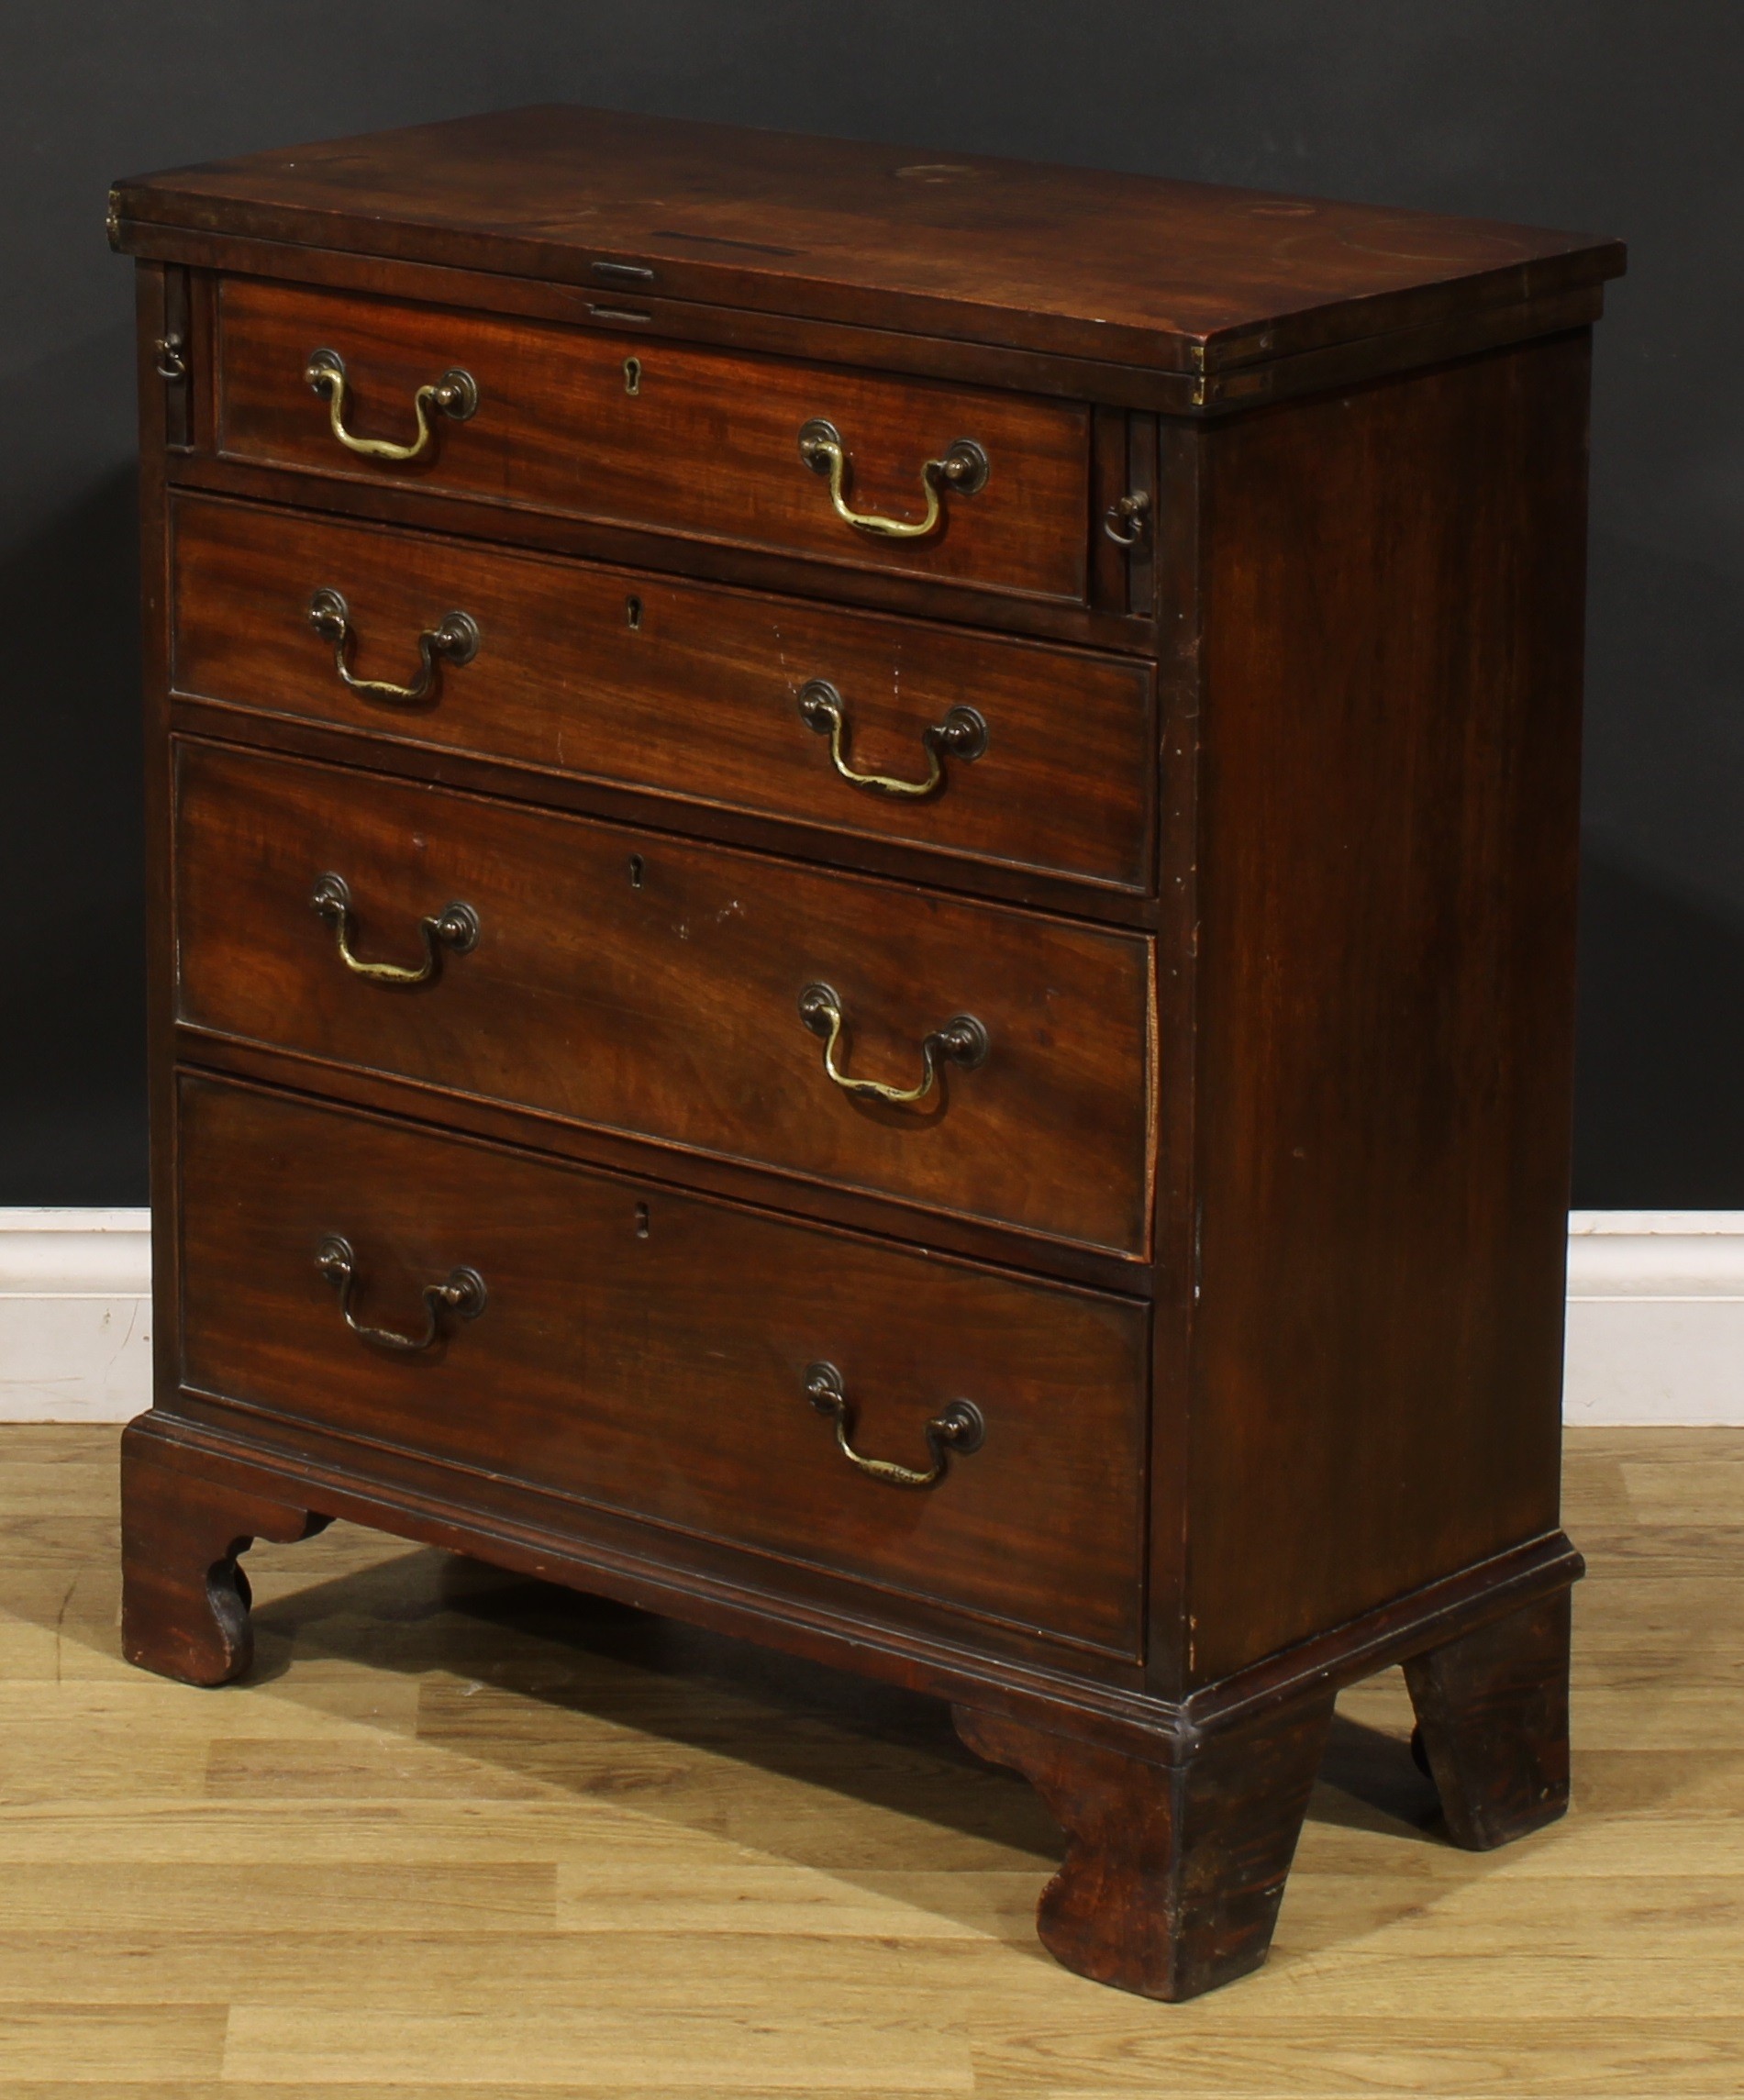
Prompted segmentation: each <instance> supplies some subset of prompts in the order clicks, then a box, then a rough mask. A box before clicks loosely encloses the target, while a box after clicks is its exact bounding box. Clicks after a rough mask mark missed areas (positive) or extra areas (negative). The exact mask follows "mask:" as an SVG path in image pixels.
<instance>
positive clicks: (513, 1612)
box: [0, 1427, 1744, 2100]
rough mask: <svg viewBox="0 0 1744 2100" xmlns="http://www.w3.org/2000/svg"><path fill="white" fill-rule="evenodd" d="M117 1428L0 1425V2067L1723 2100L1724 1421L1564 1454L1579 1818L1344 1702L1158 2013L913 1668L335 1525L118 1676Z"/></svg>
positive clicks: (1726, 2045) (1736, 1704)
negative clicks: (247, 1665) (1471, 1843)
mask: <svg viewBox="0 0 1744 2100" xmlns="http://www.w3.org/2000/svg"><path fill="white" fill-rule="evenodd" d="M115 1458H116V1453H115V1432H114V1431H113V1430H109V1429H106V1428H19V1427H8V1428H0V2100H72V2096H74V2095H77V2096H79V2100H92V2096H93V2095H94V2094H99V2093H101V2094H104V2095H105V2096H111V2095H112V2096H114V2100H294V2095H297V2094H321V2095H325V2096H327V2100H335V2096H337V2095H339V2094H361V2095H366V2096H367V2100H402V2096H403V2100H413V2096H415V2095H416V2096H430V2095H434V2096H436V2100H550V2095H551V2094H555V2093H559V2092H561V2093H563V2094H572V2095H578V2096H581V2100H683V2096H684V2095H687V2094H695V2095H697V2096H698V2100H792V2096H793V2095H794V2094H827V2095H828V2096H829V2100H891V2096H893V2095H899V2094H900V2095H909V2094H915V2095H927V2094H939V2095H944V2094H972V2095H977V2096H980V2100H1117V2096H1124V2095H1127V2094H1132V2095H1138V2094H1145V2095H1147V2096H1150V2095H1161V2094H1167V2095H1169V2096H1170V2100H1286V2096H1290V2095H1304V2096H1305V2095H1323V2096H1326V2100H1355V2096H1358V2095H1374V2094H1430V2095H1435V2096H1438V2100H1480V2096H1484V2100H1487V2096H1490V2095H1495V2096H1497V2100H1500V2096H1501V2095H1510V2096H1512V2095H1546V2096H1550V2095H1555V2096H1558V2100H1561V2096H1567V2100H1609V2096H1611V2095H1618V2096H1625V2095H1626V2096H1627V2100H1637V2096H1639V2095H1645V2094H1653V2095H1654V2096H1655V2100H1696V2096H1697V2095H1700V2096H1702V2100H1708V2096H1710V2095H1721V2094H1724V2095H1732V2096H1736V2095H1738V2094H1739V2093H1740V2092H1744V2071H1740V2065H1741V2064H1744V1988H1740V1985H1739V1981H1738V1980H1739V1977H1740V1975H1744V1814H1740V1811H1744V1432H1738V1431H1727V1430H1583V1431H1576V1432H1574V1433H1573V1434H1572V1436H1571V1438H1570V1439H1569V1464H1568V1510H1567V1522H1568V1525H1569V1528H1570V1530H1571V1532H1572V1535H1573V1536H1574V1538H1575V1539H1576V1542H1577V1543H1578V1544H1580V1545H1581V1546H1582V1547H1583V1550H1585V1551H1586V1553H1587V1555H1588V1558H1589V1561H1590V1562H1591V1566H1592V1576H1591V1579H1590V1580H1589V1581H1588V1582H1587V1583H1584V1584H1583V1586H1582V1587H1581V1589H1580V1590H1578V1591H1577V1592H1576V1636H1575V1638H1576V1648H1575V1670H1574V1713H1575V1790H1576V1806H1575V1809H1574V1811H1573V1813H1572V1815H1571V1817H1569V1819H1568V1821H1567V1822H1565V1823H1563V1824H1561V1825H1559V1826H1557V1827H1556V1828H1553V1829H1550V1830H1549V1831H1545V1832H1542V1833H1540V1834H1538V1836H1536V1837H1533V1838H1530V1839H1527V1840H1525V1841H1524V1842H1522V1843H1520V1844H1517V1845H1515V1846H1510V1847H1507V1848H1505V1850H1502V1851H1500V1852H1495V1853H1491V1854H1487V1855H1472V1854H1467V1853H1461V1852H1458V1851H1455V1850H1452V1849H1451V1848H1450V1846H1449V1845H1448V1844H1447V1843H1446V1842H1445V1840H1444V1839H1442V1837H1441V1835H1440V1831H1439V1822H1438V1819H1437V1816H1436V1811H1435V1806H1434V1800H1433V1795H1432V1793H1431V1791H1430V1789H1429V1788H1428V1786H1427V1783H1426V1782H1425V1781H1423V1780H1422V1779H1421V1778H1420V1777H1419V1775H1418V1774H1417V1772H1416V1769H1415V1767H1414V1766H1413V1765H1412V1763H1411V1761H1410V1759H1409V1756H1408V1755H1407V1753H1406V1750H1405V1739H1406V1738H1407V1736H1408V1734H1409V1730H1410V1708H1409V1702H1408V1700H1407V1699H1406V1697H1405V1689H1404V1684H1403V1682H1402V1680H1401V1679H1400V1677H1399V1675H1398V1673H1397V1672H1389V1673H1387V1674H1386V1675H1385V1676H1383V1677H1380V1678H1377V1679H1375V1680H1373V1681H1372V1683H1368V1684H1364V1685H1361V1686H1358V1687H1356V1688H1355V1689H1353V1690H1352V1691H1351V1692H1350V1693H1348V1694H1346V1695H1345V1697H1344V1698H1343V1700H1342V1701H1341V1702H1340V1706H1339V1718H1338V1721H1337V1723H1336V1724H1335V1728H1334V1734H1333V1739H1332V1742H1331V1746H1330V1749H1329V1750H1328V1753H1327V1762H1326V1765H1325V1767H1324V1770H1323V1772H1322V1776H1321V1783H1320V1784H1319V1786H1318V1787H1317V1788H1316V1794H1315V1798H1314V1802H1313V1805H1312V1806H1311V1808H1310V1811H1309V1817H1308V1823H1307V1827H1306V1828H1305V1832H1304V1835H1303V1840H1302V1846H1301V1850H1300V1851H1299V1853H1298V1855H1297V1860H1296V1866H1295V1870H1294V1874H1293V1876H1292V1878H1291V1882H1290V1887H1289V1892H1288V1894H1287V1895H1286V1897H1285V1901H1284V1906H1283V1916H1282V1918H1281V1920H1280V1924H1279V1928H1278V1936H1277V1940H1276V1944H1275V1946H1274V1949H1273V1953H1272V1961H1271V1963H1270V1964H1269V1966H1268V1967H1267V1968H1266V1969H1265V1970H1263V1971H1262V1972H1261V1973H1260V1974H1259V1975H1258V1976H1255V1977H1252V1978H1250V1979H1248V1980H1246V1981H1244V1982H1242V1983H1238V1984H1236V1985H1234V1986H1232V1987H1231V1988H1230V1989H1228V1990H1226V1991H1222V1992H1217V1993H1215V1994H1212V1995H1211V1996H1209V1997H1206V1998H1204V1999H1200V2000H1197V2001H1195V2002H1194V2003H1193V2004H1191V2005H1187V2006H1153V2005H1149V2004H1146V2003H1144V2002H1142V2001H1140V2000H1137V1999H1133V1998H1130V1997H1127V1996H1124V1995H1123V1994H1119V1993H1116V1992H1110V1991H1105V1990H1101V1989H1098V1988H1097V1987H1096V1986H1094V1985H1093V1984H1090V1983H1084V1982H1083V1981H1082V1980H1081V1979H1079V1978H1077V1977H1073V1976H1071V1975H1068V1974H1066V1973H1065V1972H1063V1971H1061V1969H1059V1968H1057V1967H1056V1966H1055V1965H1054V1964H1053V1963H1052V1962H1050V1961H1049V1960H1048V1958H1047V1957H1046V1956H1045V1955H1044V1954H1043V1953H1042V1952H1041V1950H1040V1949H1039V1947H1038V1945H1037V1944H1036V1941H1035V1939H1034V1935H1033V1929H1032V1917H1033V1908H1034V1902H1035V1897H1036V1894H1037V1893H1038V1891H1039V1887H1040V1884H1041V1883H1042V1881H1043V1880H1044V1879H1045V1877H1046V1875H1047V1874H1048V1873H1049V1872H1050V1871H1051V1868H1052V1866H1053V1864H1054V1863H1055V1862H1056V1861H1057V1860H1058V1858H1059V1852H1060V1839H1059V1836H1058V1833H1057V1832H1056V1831H1055V1830H1054V1828H1053V1827H1052V1825H1051V1824H1050V1821H1049V1819H1048V1817H1047V1816H1046V1814H1045V1813H1044V1812H1043V1811H1042V1809H1041V1808H1040V1806H1039V1804H1038V1803H1037V1801H1036V1800H1035V1797H1034V1796H1033V1794H1030V1792H1029V1791H1028V1789H1027V1788H1026V1787H1025V1786H1024V1785H1022V1783H1019V1782H1018V1781H1016V1779H1014V1778H1012V1777H1011V1776H1010V1775H1008V1774H1005V1773H1003V1772H994V1771H993V1770H991V1769H989V1768H987V1767H984V1766H982V1765H981V1764H979V1763H978V1762H976V1761H974V1760H973V1759H972V1758H971V1757H970V1756H969V1755H968V1754H967V1753H966V1752H965V1751H963V1750H961V1748H960V1747H959V1746H958V1745H957V1744H956V1742H955V1741H954V1739H953V1738H952V1737H951V1734H950V1728H949V1725H948V1721H947V1718H946V1716H945V1714H944V1711H943V1708H942V1707H941V1706H938V1705H936V1704H935V1703H933V1702H930V1701H928V1700H924V1699H918V1698H913V1697H910V1696H908V1695H907V1694H901V1693H898V1692H894V1691H891V1690H888V1689H884V1688H882V1687H878V1686H874V1685H867V1684H862V1683H857V1682H855V1681H853V1680H851V1679H849V1678H846V1677H842V1676H839V1675H836V1674H834V1673H832V1672H827V1671H823V1670H818V1669H815V1668H812V1667H810V1666H808V1665H804V1664H801V1663H797V1662H791V1661H785V1660H783V1659H782V1658H779V1657H772V1656H768V1655H764V1654H761V1653H760V1652H758V1651H756V1650H752V1649H750V1648H747V1647H744V1646H742V1645H740V1644H739V1643H735V1642H732V1641H728V1640H725V1639H716V1638H714V1637H710V1636H706V1635H703V1634H700V1633H696V1632H693V1631H690V1630H688V1629H686V1628H682V1627H678V1626H674V1625H672V1623H670V1622H667V1621H662V1620H659V1619H653V1618H649V1617H643V1616H642V1615H640V1614H638V1613H635V1612H631V1611H628V1610H624V1609H621V1608H619V1607H617V1606H611V1605H608V1604H605V1603H602V1602H599V1601H597V1600H590V1599H587V1598H583V1597H573V1596H571V1595H569V1594H566V1593H563V1592H561V1591H556V1590H552V1589H548V1588H544V1587H541V1586H540V1585H538V1584H535V1583H527V1582H523V1581H521V1580H519V1579H518V1578H515V1577H512V1576H508V1575H505V1574H500V1573H497V1572H494V1571H492V1570H489V1569H485V1568H481V1567H478V1566H476V1565H474V1564H472V1563H471V1562H466V1561H454V1560H451V1559H449V1558H448V1557H446V1556H444V1555H441V1554H439V1553H435V1552H430V1551H427V1550H422V1549H418V1548H415V1547H410V1546H407V1545H405V1543H403V1542H401V1541H398V1540H395V1539H385V1538H382V1537H379V1536H376V1535H373V1534H371V1533H368V1532H364V1531H359V1530H356V1529H354V1528H349V1527H345V1526H335V1527H334V1528H332V1529H331V1530H330V1531H328V1532H327V1533H326V1534H324V1535H323V1536H322V1537H321V1538H319V1539H313V1540H310V1541H308V1542H307V1543H305V1544H304V1545H301V1546H296V1547H283V1548H277V1547H271V1546H265V1547H260V1548H257V1549H256V1550H255V1551H254V1552H253V1553H252V1554H251V1555H250V1563H249V1564H250V1574H251V1577H252V1579H253V1583H254V1588H255V1594H256V1599H257V1607H258V1608H257V1614H256V1622H257V1627H258V1629H259V1659H258V1661H257V1665H256V1669H255V1672H254V1673H253V1675H252V1677H251V1678H250V1682H249V1683H246V1684H244V1685H240V1686H233V1687H230V1688H228V1689H226V1690H224V1691H222V1692H197V1691H193V1690H189V1689H186V1688H183V1687H182V1686H178V1685H172V1684H169V1683H163V1682H162V1681H161V1680H159V1679H155V1678H151V1677H149V1676H145V1675H142V1674H141V1673H140V1672H137V1671H133V1670H130V1669H128V1667H127V1666H126V1665H125V1664H124V1663H122V1661H120V1658H119V1654H118V1651H117V1628H116V1618H117V1602H118V1590H117V1580H116V1572H115V1571H116V1550H117V1532H116V1507H115Z"/></svg>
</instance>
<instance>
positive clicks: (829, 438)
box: [799, 416, 991, 539]
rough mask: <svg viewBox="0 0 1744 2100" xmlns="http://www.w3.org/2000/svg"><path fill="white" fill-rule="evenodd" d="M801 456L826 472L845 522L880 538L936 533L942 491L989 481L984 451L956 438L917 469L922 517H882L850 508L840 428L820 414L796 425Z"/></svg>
mask: <svg viewBox="0 0 1744 2100" xmlns="http://www.w3.org/2000/svg"><path fill="white" fill-rule="evenodd" d="M799 456H800V458H801V459H802V460H803V461H805V464H806V465H807V466H808V467H809V468H810V469H811V471H812V472H813V473H815V474H826V475H828V479H829V501H830V506H831V508H832V509H833V510H834V511H835V513H836V516H837V517H839V518H840V519H841V520H842V521H843V523H844V524H847V525H851V526H852V527H854V528H855V529H856V531H859V532H871V533H875V534H876V535H877V536H878V537H879V538H880V539H926V537H927V536H928V533H930V532H936V531H937V530H938V528H939V521H940V519H941V518H942V517H944V506H943V504H942V502H941V501H940V495H939V492H940V491H941V490H942V489H947V488H949V489H954V490H955V491H956V493H957V494H959V495H977V494H980V492H981V491H982V490H983V489H984V488H985V487H986V485H987V476H988V473H989V472H991V469H990V468H989V466H988V462H987V455H986V453H985V452H983V450H982V449H981V447H980V446H979V445H978V444H976V442H975V440H974V439H972V438H959V439H957V441H956V443H955V444H954V445H952V446H950V448H949V450H946V451H945V452H943V453H941V454H940V456H939V458H938V459H936V460H928V461H925V462H924V463H923V464H922V466H921V470H920V485H921V489H922V491H923V493H924V494H925V496H926V499H927V510H926V515H925V516H924V517H917V518H907V517H880V516H879V515H878V514H877V512H875V511H869V510H853V509H850V506H849V503H848V497H847V493H846V492H847V484H848V482H849V479H850V463H849V457H848V448H847V446H846V445H844V444H843V442H842V435H841V432H840V431H839V429H837V428H836V426H835V425H834V424H833V423H829V422H826V421H825V419H824V418H823V417H821V416H814V417H812V418H811V420H810V421H809V422H807V423H805V424H802V425H801V426H800V432H799Z"/></svg>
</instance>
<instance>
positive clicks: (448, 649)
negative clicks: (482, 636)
mask: <svg viewBox="0 0 1744 2100" xmlns="http://www.w3.org/2000/svg"><path fill="white" fill-rule="evenodd" d="M309 625H310V626H311V627H312V628H314V629H315V631H316V633H317V634H318V635H319V636H320V637H321V639H323V640H324V641H330V642H331V643H332V644H333V668H334V669H335V670H336V671H337V672H339V677H340V678H341V680H342V681H343V682H344V683H345V684H346V686H347V687H348V688H349V689H350V691H351V692H353V693H358V694H361V695H362V696H363V698H364V699H366V700H385V701H389V702H391V703H392V704H393V705H394V706H397V707H410V706H416V705H417V703H418V702H419V701H420V700H428V698H429V696H430V692H431V689H432V688H433V687H434V685H435V683H436V664H437V659H438V658H440V659H441V660H442V661H443V662H444V663H471V662H472V659H473V658H474V657H475V656H476V655H477V654H478V645H479V631H478V622H477V621H476V620H475V619H474V618H473V617H472V614H471V613H444V614H443V616H442V619H441V624H440V625H439V626H438V627H433V628H426V629H425V631H424V632H423V633H422V634H421V635H419V637H418V638H417V654H418V671H417V677H416V678H414V679H413V681H412V683H410V684H409V685H391V684H390V683H388V682H387V680H386V679H384V678H359V677H357V676H356V675H355V673H354V672H352V670H351V667H350V663H349V662H348V661H346V657H347V652H348V651H349V650H350V647H351V642H352V639H353V636H352V633H351V608H350V606H348V605H347V604H346V602H345V600H344V598H343V597H342V596H341V595H340V594H339V592H338V591H335V590H331V589H328V588H327V587H326V586H323V587H322V589H320V590H318V591H317V593H316V594H315V595H314V596H313V597H312V598H311V599H310V600H309Z"/></svg>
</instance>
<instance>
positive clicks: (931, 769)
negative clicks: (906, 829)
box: [799, 678, 987, 802]
mask: <svg viewBox="0 0 1744 2100" xmlns="http://www.w3.org/2000/svg"><path fill="white" fill-rule="evenodd" d="M799 712H800V717H801V719H802V720H803V721H804V722H805V725H806V727H807V728H812V729H815V730H816V732H817V734H818V735H819V736H820V737H824V736H827V737H828V739H829V762H830V763H831V765H833V766H834V767H835V769H836V771H837V772H839V774H840V775H841V777H842V778H843V780H845V781H848V782H849V783H851V784H852V785H853V786H855V787H863V788H867V789H870V790H871V792H872V794H891V795H901V796H905V797H907V798H908V799H909V800H911V801H914V802H921V801H924V800H925V799H926V798H927V796H928V795H931V794H938V792H939V789H940V788H941V787H942V786H943V785H944V782H945V767H944V761H945V758H946V756H947V755H949V756H950V757H951V758H955V759H961V760H963V761H965V762H967V761H970V760H972V759H978V758H979V757H980V756H981V754H982V753H983V751H984V750H986V749H987V724H986V722H985V721H984V720H983V717H981V716H980V715H979V714H978V713H977V712H976V711H975V709H974V708H972V707H953V708H951V710H950V713H949V714H948V715H947V716H946V717H945V718H944V720H943V721H942V722H934V723H932V724H931V725H930V726H929V727H928V728H925V729H923V730H922V731H921V732H920V741H921V746H922V748H923V749H924V750H925V751H926V753H927V761H928V767H927V777H926V779H925V780H897V779H894V778H892V777H891V776H890V775H889V774H886V773H876V772H855V771H854V768H853V766H852V765H851V764H850V761H849V756H848V703H847V702H846V701H845V700H844V699H843V698H842V696H841V694H839V692H838V691H837V689H836V688H835V686H833V685H832V684H831V683H829V681H828V679H827V678H813V679H808V680H807V681H806V683H805V684H804V685H803V686H801V688H800V692H799Z"/></svg>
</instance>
